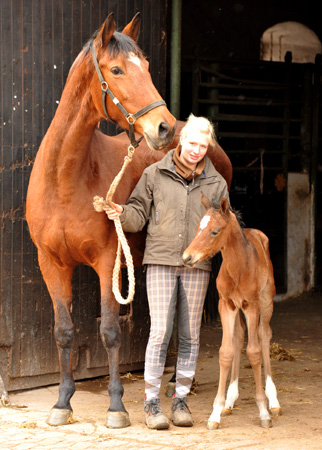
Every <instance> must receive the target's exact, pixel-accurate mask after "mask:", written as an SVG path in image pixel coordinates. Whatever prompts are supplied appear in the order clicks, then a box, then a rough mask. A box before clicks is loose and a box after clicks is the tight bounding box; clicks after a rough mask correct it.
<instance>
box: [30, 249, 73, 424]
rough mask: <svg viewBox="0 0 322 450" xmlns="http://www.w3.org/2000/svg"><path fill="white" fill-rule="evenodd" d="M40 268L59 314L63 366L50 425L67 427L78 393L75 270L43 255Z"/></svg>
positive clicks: (58, 341)
mask: <svg viewBox="0 0 322 450" xmlns="http://www.w3.org/2000/svg"><path fill="white" fill-rule="evenodd" d="M39 265H40V268H41V271H42V274H43V277H44V280H45V282H46V285H47V288H48V291H49V293H50V296H51V298H52V301H53V306H54V313H55V340H56V344H57V348H58V355H59V365H60V384H59V397H58V401H57V403H56V404H55V405H54V406H53V408H52V410H51V412H50V415H49V418H48V420H47V423H48V424H49V425H53V426H57V425H66V424H67V423H69V422H70V421H71V419H72V411H73V410H72V407H71V404H70V399H71V397H72V396H73V394H74V392H75V383H74V379H73V373H72V353H71V352H72V345H73V339H74V327H73V323H72V319H71V314H70V313H71V311H70V310H71V304H72V286H71V278H72V273H73V269H72V268H71V267H62V268H60V267H58V266H57V265H56V264H53V263H52V262H51V260H50V259H49V257H47V256H44V255H42V254H41V253H40V252H39Z"/></svg>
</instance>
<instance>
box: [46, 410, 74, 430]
mask: <svg viewBox="0 0 322 450" xmlns="http://www.w3.org/2000/svg"><path fill="white" fill-rule="evenodd" d="M46 422H47V423H48V425H51V426H53V427H57V426H59V425H67V424H68V423H71V422H73V412H72V411H71V410H70V409H59V408H52V410H51V411H50V414H49V417H48V419H47V420H46Z"/></svg>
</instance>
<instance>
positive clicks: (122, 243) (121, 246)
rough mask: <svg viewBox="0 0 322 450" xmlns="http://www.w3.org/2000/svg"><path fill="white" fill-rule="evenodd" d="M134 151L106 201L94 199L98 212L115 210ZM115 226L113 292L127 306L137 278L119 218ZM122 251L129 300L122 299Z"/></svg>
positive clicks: (115, 179) (117, 177) (129, 151)
mask: <svg viewBox="0 0 322 450" xmlns="http://www.w3.org/2000/svg"><path fill="white" fill-rule="evenodd" d="M134 150H135V148H134V146H133V145H129V147H128V154H127V156H125V157H124V163H123V166H122V169H121V170H120V172H119V173H118V174H117V175H116V177H115V178H114V180H113V183H112V184H111V186H110V188H109V190H108V192H107V194H106V199H105V200H104V198H103V197H100V196H98V195H96V196H95V197H94V199H93V200H94V201H93V206H94V209H95V210H96V211H97V212H102V211H104V206H108V207H109V208H110V209H113V207H112V206H111V201H112V198H113V195H114V192H115V190H116V188H117V185H118V184H119V182H120V180H121V178H122V176H123V173H124V171H125V169H126V167H127V165H128V164H129V163H130V162H131V161H132V158H133V154H134ZM114 225H115V229H116V234H117V237H118V242H117V252H116V258H115V264H114V268H113V276H112V291H113V294H114V296H115V298H116V300H117V301H118V302H119V303H120V304H122V305H126V304H128V303H130V302H131V301H132V300H133V298H134V293H135V277H134V266H133V259H132V255H131V250H130V247H129V244H128V242H127V239H126V237H125V235H124V232H123V229H122V225H121V221H120V218H119V217H117V218H116V219H115V220H114ZM122 250H123V253H124V256H125V260H126V265H127V272H128V280H129V291H128V296H127V298H123V297H122V295H121V292H120V285H119V274H120V270H121V251H122Z"/></svg>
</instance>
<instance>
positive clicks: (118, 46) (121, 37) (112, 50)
mask: <svg viewBox="0 0 322 450" xmlns="http://www.w3.org/2000/svg"><path fill="white" fill-rule="evenodd" d="M98 33H99V30H97V31H95V33H94V34H93V36H92V37H91V39H90V40H89V41H88V42H86V44H85V45H84V47H83V51H84V54H85V55H87V53H88V51H89V49H90V46H91V44H92V42H93V41H94V39H95V38H96V36H97V35H98ZM107 50H108V52H109V54H110V56H111V58H116V57H117V56H118V54H119V53H121V54H122V55H124V56H129V54H130V53H134V55H136V56H138V57H139V58H144V55H143V52H142V50H141V49H140V47H139V46H138V45H137V44H136V43H135V42H134V41H133V39H131V38H130V37H129V36H127V35H126V34H123V33H120V32H119V31H115V33H114V34H113V36H112V37H111V39H110V41H109V43H108V45H107Z"/></svg>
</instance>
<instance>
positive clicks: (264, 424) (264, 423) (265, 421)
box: [261, 419, 273, 428]
mask: <svg viewBox="0 0 322 450" xmlns="http://www.w3.org/2000/svg"><path fill="white" fill-rule="evenodd" d="M272 426H273V424H272V420H271V419H263V420H261V427H262V428H272Z"/></svg>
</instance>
